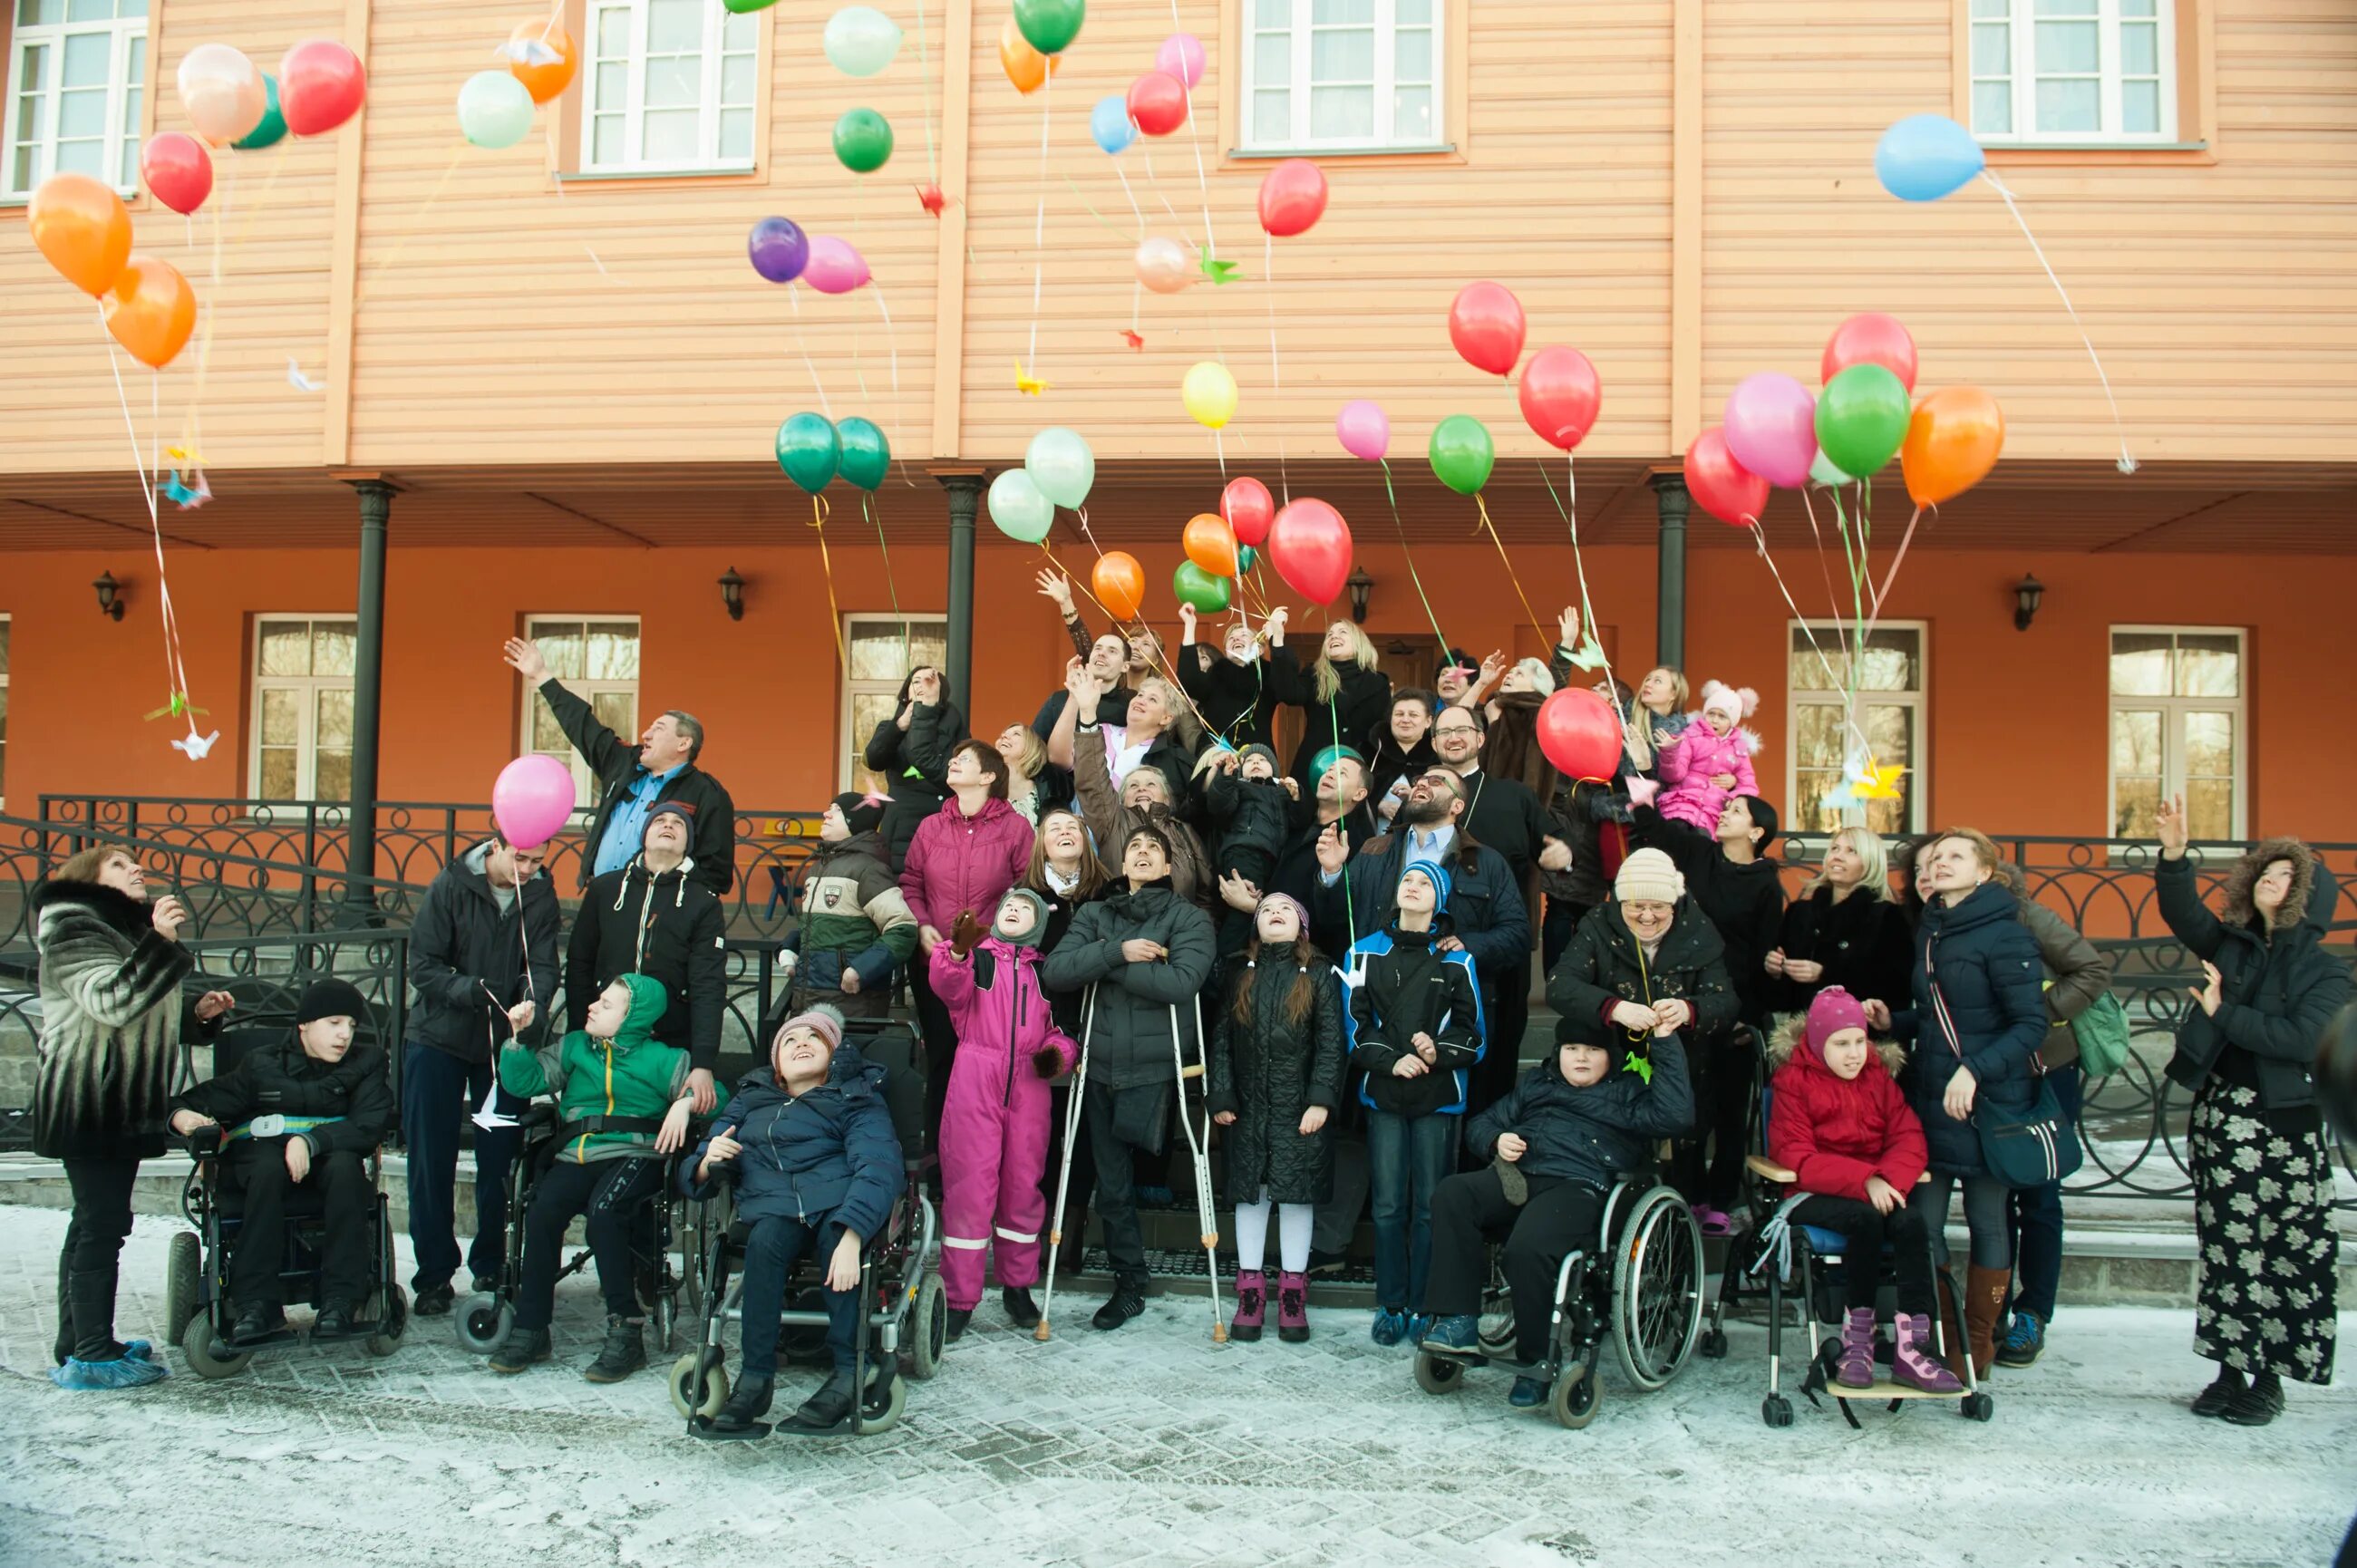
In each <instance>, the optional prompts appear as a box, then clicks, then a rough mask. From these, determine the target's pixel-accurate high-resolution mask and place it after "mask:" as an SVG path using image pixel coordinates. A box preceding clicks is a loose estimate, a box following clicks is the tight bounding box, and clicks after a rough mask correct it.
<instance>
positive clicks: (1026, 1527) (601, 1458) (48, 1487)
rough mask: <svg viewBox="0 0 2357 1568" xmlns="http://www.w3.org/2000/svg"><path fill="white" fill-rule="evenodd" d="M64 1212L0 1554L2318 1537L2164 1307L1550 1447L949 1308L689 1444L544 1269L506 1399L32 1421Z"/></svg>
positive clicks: (1445, 1550) (2103, 1549)
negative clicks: (782, 1404)
mask: <svg viewBox="0 0 2357 1568" xmlns="http://www.w3.org/2000/svg"><path fill="white" fill-rule="evenodd" d="M65 1219H66V1217H65V1215H64V1214H63V1213H61V1212H59V1211H57V1210H53V1209H34V1208H0V1260H5V1262H0V1292H5V1305H6V1310H5V1314H0V1324H5V1332H0V1372H5V1379H6V1381H5V1384H0V1390H5V1391H0V1477H5V1478H4V1479H0V1563H45V1564H58V1565H63V1564H68V1563H105V1564H114V1563H136V1564H147V1563H261V1562H269V1563H288V1562H311V1563H334V1564H339V1565H340V1564H346V1563H350V1564H365V1565H368V1568H395V1565H400V1564H409V1563H418V1564H427V1563H430V1564H434V1565H436V1568H447V1565H449V1564H453V1563H462V1564H463V1563H486V1564H504V1563H518V1562H522V1561H524V1560H525V1559H526V1557H527V1554H533V1555H545V1556H546V1558H547V1560H548V1561H550V1562H552V1563H558V1562H561V1563H563V1564H565V1568H578V1565H580V1564H590V1563H650V1564H662V1565H666V1568H668V1565H671V1564H676V1563H722V1564H729V1565H734V1564H739V1563H747V1562H748V1561H763V1560H769V1561H779V1562H794V1563H837V1562H841V1563H892V1564H896V1565H920V1564H936V1563H938V1564H954V1565H957V1568H974V1565H979V1564H986V1563H1025V1564H1029V1563H1056V1564H1067V1563H1069V1564H1117V1565H1119V1568H1147V1565H1152V1564H1162V1563H1220V1564H1228V1563H1252V1564H1254V1565H1255V1568H1258V1565H1260V1564H1269V1565H1277V1564H1291V1563H1352V1564H1354V1565H1363V1568H1391V1565H1394V1564H1409V1563H1414V1564H1426V1563H1449V1564H1456V1563H1465V1564H1501V1565H1506V1568H1517V1565H1522V1564H1534V1563H1609V1564H1618V1563H1648V1564H1649V1563H1675V1564H1677V1565H1678V1568H1711V1565H1715V1564H1722V1563H1725V1564H1742V1565H1744V1568H1768V1565H1773V1564H1779V1563H1810V1564H1816V1563H1844V1564H1863V1563H1874V1562H1888V1563H1940V1564H1948V1563H1985V1564H1990V1565H1992V1568H2022V1565H2027V1564H2033V1563H2070V1564H2086V1565H2091V1568H2093V1565H2101V1568H2160V1565H2164V1564H2168V1565H2176V1564H2229V1563H2231V1564H2235V1565H2238V1568H2241V1565H2255V1564H2263V1563H2265V1564H2309V1563H2326V1562H2329V1561H2330V1558H2331V1556H2332V1553H2333V1550H2334V1548H2335V1547H2336V1546H2337V1544H2338V1543H2339V1541H2340V1538H2341V1531H2342V1530H2343V1528H2344V1527H2345V1526H2346V1524H2347V1522H2348V1518H2349V1514H2350V1511H2351V1509H2352V1508H2357V1466H2352V1458H2351V1456H2352V1453H2357V1394H2352V1393H2351V1392H2349V1391H2346V1390H2345V1389H2335V1390H2312V1389H2307V1388H2294V1389H2292V1390H2291V1391H2290V1410H2289V1412H2288V1413H2287V1415H2286V1416H2285V1417H2284V1418H2283V1419H2281V1420H2279V1421H2277V1422H2276V1423H2275V1424H2274V1425H2273V1426H2271V1427H2268V1428H2266V1429H2265V1430H2262V1431H2256V1432H2248V1431H2243V1430H2239V1429H2236V1428H2233V1427H2229V1426H2226V1425H2223V1424H2222V1423H2216V1422H2203V1421H2196V1420H2194V1419H2193V1418H2192V1417H2190V1415H2188V1414H2187V1413H2186V1412H2185V1408H2184V1407H2185V1402H2186V1400H2187V1398H2188V1397H2189V1396H2190V1394H2191V1393H2192V1392H2193V1391H2194V1390H2196V1389H2197V1388H2199V1387H2200V1386H2201V1382H2202V1381H2203V1380H2205V1369H2206V1364H2205V1363H2202V1362H2201V1361H2199V1360H2197V1359H2195V1358H2194V1357H2193V1355H2192V1354H2191V1352H2190V1348H2189V1340H2190V1330H2191V1323H2190V1316H2188V1315H2185V1314H2180V1313H2160V1312H2148V1311H2141V1310H2133V1309H2125V1308H2115V1309H2104V1310H2081V1311H2072V1312H2070V1313H2068V1314H2067V1315H2066V1316H2065V1318H2064V1320H2063V1322H2062V1324H2061V1331H2060V1333H2059V1335H2058V1337H2057V1338H2056V1340H2055V1342H2054V1344H2053V1347H2052V1348H2051V1349H2050V1351H2049V1352H2048V1354H2047V1356H2046V1358H2045V1359H2044V1360H2042V1361H2041V1362H2040V1364H2039V1365H2038V1366H2037V1367H2036V1368H2035V1369H2031V1370H2029V1371H2026V1372H2010V1373H2004V1372H2001V1373H1999V1374H1998V1379H1997V1380H1996V1381H1995V1382H1994V1383H1993V1385H1992V1386H1993V1389H1994V1391H1995V1393H1996V1420H1995V1421H1994V1422H1993V1423H1991V1424H1989V1425H1986V1426H1980V1425H1975V1424H1972V1423H1966V1422H1964V1421H1963V1420H1961V1419H1959V1418H1958V1417H1956V1415H1955V1414H1954V1413H1953V1411H1952V1410H1951V1409H1950V1408H1949V1407H1946V1406H1943V1405H1932V1404H1917V1405H1913V1406H1910V1407H1909V1408H1908V1409H1906V1410H1905V1411H1904V1412H1902V1413H1900V1414H1899V1415H1896V1416H1893V1415H1889V1414H1887V1413H1885V1412H1882V1411H1881V1410H1878V1409H1876V1410H1869V1411H1867V1412H1862V1415H1863V1419H1864V1420H1865V1423H1866V1430H1865V1431H1863V1432H1858V1433H1853V1432H1851V1431H1850V1430H1849V1429H1848V1428H1847V1427H1846V1426H1845V1425H1844V1424H1843V1423H1842V1421H1841V1418H1840V1416H1839V1415H1838V1414H1837V1413H1835V1412H1834V1411H1833V1410H1831V1409H1830V1408H1828V1409H1826V1410H1824V1411H1812V1410H1810V1409H1809V1408H1808V1407H1807V1406H1806V1405H1805V1404H1803V1406H1802V1408H1801V1411H1800V1414H1799V1420H1798V1423H1797V1424H1796V1425H1795V1426H1793V1427H1792V1429H1790V1430H1788V1431H1783V1432H1772V1431H1770V1430H1769V1429H1768V1428H1766V1427H1765V1426H1763V1425H1762V1424H1761V1423H1760V1415H1759V1405H1760V1393H1761V1391H1762V1379H1763V1375H1764V1373H1763V1367H1764V1344H1765V1340H1764V1336H1763V1335H1762V1333H1761V1332H1760V1330H1757V1329H1753V1328H1747V1327H1738V1328H1736V1329H1735V1330H1734V1331H1733V1338H1734V1347H1733V1352H1732V1354H1731V1355H1730V1357H1729V1358H1728V1359H1727V1360H1726V1361H1724V1362H1718V1363H1711V1362H1706V1361H1701V1360H1696V1361H1694V1362H1692V1363H1690V1364H1689V1366H1688V1367H1687V1369H1686V1370H1685V1371H1684V1373H1683V1374H1682V1375H1681V1377H1680V1378H1679V1380H1678V1381H1677V1382H1675V1383H1674V1384H1673V1385H1672V1386H1671V1388H1670V1389H1668V1390H1667V1391H1664V1392H1663V1393H1660V1394H1656V1395H1653V1396H1651V1397H1641V1396H1637V1395H1633V1394H1630V1393H1627V1392H1626V1391H1624V1390H1623V1389H1622V1388H1621V1387H1620V1385H1619V1384H1618V1382H1617V1380H1615V1379H1614V1377H1613V1375H1612V1374H1609V1373H1608V1390H1607V1398H1606V1404H1605V1407H1604V1410H1603V1412H1602V1413H1601V1414H1600V1415H1599V1416H1598V1419H1597V1422H1596V1423H1595V1424H1594V1425H1593V1426H1591V1427H1590V1428H1588V1429H1587V1431H1586V1432H1581V1433H1571V1432H1565V1431H1562V1430H1561V1429H1559V1428H1557V1427H1556V1426H1555V1425H1554V1424H1553V1423H1551V1422H1548V1421H1546V1420H1544V1418H1542V1417H1534V1416H1532V1415H1525V1414H1522V1413H1520V1412H1512V1411H1510V1410H1509V1409H1508V1408H1507V1406H1506V1403H1505V1389H1506V1380H1505V1379H1504V1378H1503V1377H1501V1375H1499V1374H1497V1373H1494V1372H1484V1373H1476V1374H1474V1375H1473V1377H1472V1378H1471V1380H1470V1387H1469V1389H1468V1390H1467V1391H1465V1392H1464V1393H1461V1394H1458V1395H1455V1396H1452V1397H1448V1398H1434V1397H1431V1396H1428V1395H1426V1394H1424V1393H1422V1392H1420V1391H1418V1390H1417V1389H1416V1387H1415V1383H1414V1381H1413V1380H1412V1379H1411V1377H1410V1373H1409V1360H1408V1357H1407V1353H1406V1352H1405V1350H1404V1349H1402V1350H1390V1351H1386V1350H1382V1349H1378V1348H1376V1347H1374V1346H1373V1345H1372V1344H1370V1343H1369V1342H1368V1340H1367V1338H1366V1337H1365V1317H1364V1315H1363V1314H1361V1313H1357V1312H1347V1313H1346V1312H1341V1311H1332V1312H1320V1313H1318V1314H1315V1315H1313V1316H1314V1318H1315V1327H1316V1331H1317V1337H1315V1338H1314V1339H1312V1340H1311V1342H1310V1343H1309V1344H1308V1345H1306V1346H1290V1345H1282V1344H1279V1343H1277V1342H1276V1341H1275V1337H1274V1333H1273V1331H1272V1335H1271V1337H1270V1338H1269V1339H1267V1340H1265V1341H1264V1342H1263V1343H1261V1344H1258V1345H1253V1346H1244V1345H1235V1346H1229V1347H1226V1348H1217V1347H1214V1346H1212V1345H1211V1343H1210V1342H1209V1337H1208V1331H1207V1317H1208V1314H1207V1312H1206V1310H1205V1308H1204V1305H1203V1303H1202V1301H1201V1299H1200V1298H1199V1297H1184V1296H1170V1297H1165V1298H1161V1299H1158V1300H1157V1301H1156V1302H1155V1303H1154V1304H1153V1305H1152V1306H1151V1308H1150V1309H1149V1311H1148V1313H1147V1315H1146V1317H1145V1318H1144V1319H1142V1320H1141V1321H1139V1322H1138V1323H1135V1324H1133V1325H1131V1326H1129V1327H1128V1328H1126V1329H1125V1330H1123V1331H1121V1332H1120V1333H1118V1334H1115V1335H1098V1334H1094V1333H1092V1332H1091V1331H1090V1330H1089V1329H1088V1328H1087V1326H1086V1322H1085V1316H1084V1314H1085V1312H1086V1310H1087V1309H1088V1308H1089V1307H1092V1306H1093V1305H1094V1300H1093V1294H1092V1293H1090V1294H1088V1298H1087V1300H1086V1305H1082V1304H1080V1303H1076V1302H1073V1300H1072V1296H1071V1294H1065V1295H1063V1296H1062V1297H1061V1298H1060V1306H1059V1311H1058V1314H1057V1316H1058V1319H1059V1321H1060V1323H1062V1324H1063V1325H1065V1328H1064V1330H1063V1332H1062V1333H1060V1336H1059V1337H1058V1338H1057V1339H1056V1340H1054V1341H1053V1342H1051V1343H1049V1344H1048V1345H1045V1346H1040V1345H1035V1344H1033V1343H1032V1342H1031V1341H1030V1339H1029V1338H1028V1336H1020V1337H1019V1336H1017V1334H1016V1333H1014V1332H1013V1331H1012V1330H1010V1329H1009V1328H1008V1327H1007V1326H1006V1325H1005V1324H1004V1322H1003V1321H1002V1320H1001V1319H999V1318H998V1316H997V1315H996V1304H995V1301H992V1302H988V1303H986V1304H985V1307H984V1309H983V1312H982V1314H981V1315H980V1316H978V1317H977V1319H976V1321H975V1326H974V1329H973V1330H972V1331H970V1332H969V1334H968V1335H967V1337H966V1338H965V1340H964V1341H963V1343H961V1344H960V1345H958V1346H957V1347H956V1348H954V1349H952V1352H951V1356H950V1360H949V1363H948V1365H946V1366H945V1367H944V1368H943V1369H942V1374H941V1376H940V1377H938V1378H937V1379H935V1380H933V1381H931V1382H930V1383H922V1384H916V1385H913V1386H912V1391H911V1396H910V1399H909V1409H908V1414H907V1416H906V1418H905V1420H904V1421H903V1422H902V1423H901V1425H900V1426H899V1428H898V1429H897V1430H895V1431H893V1432H890V1433H888V1434H881V1435H877V1436H872V1437H868V1438H865V1439H860V1440H853V1439H848V1438H842V1439H827V1440H818V1441H813V1440H807V1439H803V1440H796V1439H789V1438H783V1437H772V1438H770V1440H769V1441H767V1442H766V1443H761V1444H725V1445H718V1446H710V1445H705V1444H699V1443H695V1442H693V1441H691V1440H689V1439H687V1438H685V1437H683V1435H682V1434H681V1432H680V1426H679V1423H678V1422H677V1420H676V1418H675V1417H674V1416H673V1413H672V1410H671V1406H670V1403H669V1402H668V1400H667V1399H666V1397H665V1394H664V1391H663V1386H662V1380H661V1378H660V1377H659V1376H657V1375H656V1374H655V1373H653V1372H649V1373H646V1374H642V1375H641V1376H640V1377H639V1378H636V1379H634V1380H631V1381H630V1382H627V1383H624V1384H621V1385H619V1386H616V1387H613V1388H605V1389H601V1388H597V1387H595V1386H593V1385H591V1384H588V1383H586V1382H584V1381H582V1380H580V1378H579V1377H578V1376H577V1374H576V1369H577V1368H578V1367H579V1366H581V1365H583V1364H584V1363H586V1362H587V1360H588V1359H589V1358H590V1357H591V1356H592V1355H593V1354H594V1353H595V1348H596V1347H595V1341H596V1338H597V1333H598V1332H599V1329H600V1328H601V1326H602V1324H601V1320H600V1319H598V1317H597V1303H596V1300H595V1296H594V1293H593V1292H592V1291H591V1290H589V1289H588V1287H587V1285H586V1284H584V1283H583V1282H581V1281H579V1280H574V1281H569V1282H567V1283H566V1286H565V1290H564V1291H563V1293H562V1294H560V1295H559V1298H558V1305H557V1337H558V1338H557V1359H556V1361H555V1362H554V1364H552V1365H550V1366H548V1367H544V1368H539V1369H534V1370H533V1371H532V1372H530V1373H527V1374H525V1375H523V1376H522V1377H515V1378H503V1377H499V1376H497V1375H495V1374H493V1373H491V1372H490V1370H488V1369H485V1368H484V1367H483V1366H482V1365H481V1364H480V1363H479V1362H478V1361H476V1360H475V1359H473V1358H471V1357H469V1356H468V1355H466V1354H465V1353H464V1352H462V1351H461V1350H459V1349H458V1348H457V1344H456V1342H455V1340H454V1339H453V1338H452V1337H451V1334H450V1329H449V1326H448V1320H447V1319H441V1320H434V1321H428V1322H425V1323H421V1324H417V1325H415V1326H414V1333H413V1334H412V1336H411V1338H410V1341H409V1343H407V1344H406V1345H404V1347H403V1348H402V1349H401V1350H400V1351H399V1352H398V1353H397V1354H396V1355H394V1356H393V1357H392V1358H391V1359H387V1360H382V1361H378V1360H372V1359H370V1357H369V1356H368V1354H367V1352H366V1350H365V1349H363V1348H361V1346H360V1345H358V1344H345V1345H339V1346H332V1347H323V1348H320V1349H318V1350H317V1351H313V1350H310V1349H307V1348H299V1347H298V1348H290V1349H285V1350H280V1351H277V1352H274V1353H265V1355H264V1357H262V1358H259V1359H256V1361H255V1362H254V1363H253V1366H252V1367H251V1368H249V1369H248V1370H247V1371H246V1372H245V1373H244V1374H243V1375H242V1376H241V1377H239V1378H236V1379H234V1380H229V1381H226V1382H218V1383H208V1382H205V1381H203V1380H199V1379H198V1378H197V1377H195V1376H193V1375H192V1374H189V1373H188V1372H186V1371H185V1370H180V1371H177V1372H176V1374H175V1376H174V1377H173V1378H172V1379H171V1380H169V1381H168V1382H167V1383H165V1384H163V1385H161V1386H159V1387H157V1388H155V1389H152V1390H146V1391H139V1392H135V1393H130V1394H122V1395H101V1394H69V1393H64V1392H60V1391H57V1390H55V1389H53V1388H52V1387H51V1386H50V1385H49V1384H48V1381H47V1380H46V1379H45V1378H44V1377H43V1372H44V1369H46V1368H47V1366H48V1354H47V1347H48V1339H49V1334H50V1331H51V1326H52V1316H51V1311H52V1299H51V1294H52V1290H53V1278H54V1276H53V1274H52V1273H51V1271H52V1269H53V1268H54V1266H55V1264H54V1260H55V1258H56V1255H57V1249H58V1246H59V1241H60V1240H61V1239H62V1236H63V1233H64V1228H65ZM176 1228H177V1227H176V1225H175V1224H174V1223H173V1222H170V1221H165V1220H150V1219H142V1220H140V1221H139V1226H138V1230H137V1233H136V1234H135V1236H134V1237H133V1239H132V1241H131V1244H130V1246H129V1247H128V1248H127V1249H126V1251H125V1257H124V1294H123V1310H122V1319H121V1327H122V1329H123V1331H124V1332H125V1333H127V1334H135V1333H142V1332H146V1331H148V1330H147V1326H148V1325H149V1324H151V1323H152V1322H154V1321H155V1320H156V1318H157V1317H158V1316H160V1313H161V1308H162V1289H163V1260H164V1249H165V1239H166V1238H167V1236H168V1235H169V1234H170V1233H171V1232H172V1230H174V1229H176ZM1065 1303H1071V1304H1072V1306H1077V1307H1079V1308H1080V1310H1078V1311H1075V1310H1072V1309H1071V1306H1066V1305H1064V1304H1065ZM2343 1324H2344V1333H2343V1338H2344V1340H2348V1339H2349V1338H2350V1337H2351V1336H2352V1334H2357V1315H2352V1316H2348V1317H2344V1319H2343ZM173 1359H174V1363H175V1365H176V1366H177V1365H178V1357H177V1355H176V1356H175V1357H174V1358H173ZM1608 1365H1609V1359H1608ZM795 1377H796V1379H797V1382H796V1385H795V1386H796V1388H797V1393H796V1395H795V1397H799V1392H798V1390H799V1387H800V1382H799V1380H802V1379H805V1378H807V1380H812V1381H814V1380H815V1375H814V1374H804V1373H801V1372H797V1373H796V1374H795ZM167 1532H168V1534H167ZM1867 1542H1880V1543H1882V1544H1879V1545H1876V1546H1871V1547H1869V1546H1867V1544H1866V1543H1867Z"/></svg>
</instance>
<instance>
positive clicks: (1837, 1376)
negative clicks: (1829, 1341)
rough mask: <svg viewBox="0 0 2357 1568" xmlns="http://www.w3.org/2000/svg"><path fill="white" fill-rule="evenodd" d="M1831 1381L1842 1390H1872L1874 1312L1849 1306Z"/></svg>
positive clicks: (1860, 1307)
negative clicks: (1838, 1363) (1839, 1360)
mask: <svg viewBox="0 0 2357 1568" xmlns="http://www.w3.org/2000/svg"><path fill="white" fill-rule="evenodd" d="M1834 1381H1835V1382H1837V1383H1839V1384H1840V1385H1841V1386H1842V1387H1844V1388H1846V1389H1870V1388H1872V1387H1874V1308H1872V1307H1870V1306H1853V1307H1851V1308H1850V1309H1849V1317H1848V1319H1847V1320H1846V1322H1844V1323H1843V1325H1842V1341H1841V1363H1840V1365H1839V1366H1837V1367H1835V1369H1834Z"/></svg>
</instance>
